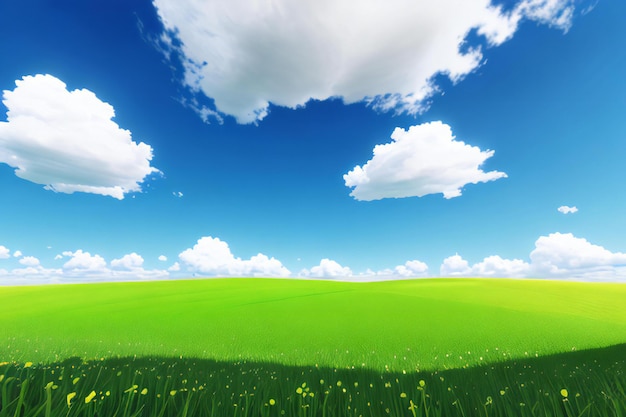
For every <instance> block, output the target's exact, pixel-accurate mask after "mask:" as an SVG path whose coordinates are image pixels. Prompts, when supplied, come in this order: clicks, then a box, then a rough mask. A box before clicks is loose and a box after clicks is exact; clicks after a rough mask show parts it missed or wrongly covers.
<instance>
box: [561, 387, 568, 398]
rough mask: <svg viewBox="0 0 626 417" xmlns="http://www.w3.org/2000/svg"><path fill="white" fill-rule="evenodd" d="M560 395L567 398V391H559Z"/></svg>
mask: <svg viewBox="0 0 626 417" xmlns="http://www.w3.org/2000/svg"><path fill="white" fill-rule="evenodd" d="M561 395H562V396H563V398H567V390H566V389H565V388H563V389H562V390H561Z"/></svg>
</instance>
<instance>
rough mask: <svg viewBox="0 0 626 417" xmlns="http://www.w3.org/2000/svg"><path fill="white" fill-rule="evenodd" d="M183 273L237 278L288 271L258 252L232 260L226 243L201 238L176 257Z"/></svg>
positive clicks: (284, 275) (271, 275) (281, 273)
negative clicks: (185, 268) (183, 267)
mask: <svg viewBox="0 0 626 417" xmlns="http://www.w3.org/2000/svg"><path fill="white" fill-rule="evenodd" d="M178 258H179V260H180V261H181V263H182V264H184V265H185V266H186V267H187V270H188V271H190V272H194V273H197V274H202V275H207V276H224V277H227V276H238V277H262V276H267V277H276V276H278V277H286V276H289V275H290V272H289V270H288V269H287V268H285V267H284V266H283V264H282V263H281V262H280V261H279V260H277V259H275V258H269V257H267V256H266V255H264V254H262V253H259V254H257V255H255V256H252V257H251V258H250V259H241V258H238V257H235V256H234V255H233V254H232V252H231V251H230V248H229V246H228V243H226V242H224V241H222V240H220V239H219V238H213V237H211V236H207V237H203V238H200V239H199V240H198V242H197V243H196V244H195V245H194V246H193V247H192V248H189V249H186V250H184V251H183V252H181V253H180V254H179V255H178Z"/></svg>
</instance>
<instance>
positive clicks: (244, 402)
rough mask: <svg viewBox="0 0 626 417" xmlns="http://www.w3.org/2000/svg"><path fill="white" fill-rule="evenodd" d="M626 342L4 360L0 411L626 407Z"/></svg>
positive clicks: (595, 411)
mask: <svg viewBox="0 0 626 417" xmlns="http://www.w3.org/2000/svg"><path fill="white" fill-rule="evenodd" d="M625 372H626V345H618V346H613V347H609V348H603V349H595V350H588V351H581V352H570V353H565V354H558V355H553V356H547V357H543V358H528V359H522V360H511V361H506V362H501V363H497V364H492V365H487V366H480V367H475V368H468V369H455V370H448V371H432V372H420V373H417V372H409V373H402V372H382V373H381V372H375V371H372V370H368V369H351V368H350V369H337V368H327V367H320V366H317V367H316V366H307V367H301V366H286V365H281V364H271V363H260V362H249V361H237V362H222V361H212V360H206V359H204V360H203V359H186V358H176V359H172V358H158V357H152V358H139V357H131V358H118V359H103V360H99V361H83V360H82V359H80V358H70V359H67V360H65V361H62V362H57V363H51V364H40V363H34V364H33V363H31V362H28V363H22V364H17V363H6V362H5V363H0V417H9V416H11V417H18V416H23V417H36V416H44V417H60V416H66V417H69V416H84V417H95V416H107V417H134V416H145V417H166V416H167V417H170V416H171V417H173V416H181V417H186V416H241V417H244V416H255V417H256V416H259V417H263V416H285V415H286V416H303V417H304V416H311V417H313V416H315V417H326V416H327V417H331V416H376V417H383V416H397V417H400V416H407V417H416V416H433V417H437V416H446V417H449V416H485V417H487V416H507V417H509V416H535V417H548V416H565V417H571V416H588V417H592V416H599V417H600V416H601V417H610V416H623V415H626V392H625V388H626V373H625Z"/></svg>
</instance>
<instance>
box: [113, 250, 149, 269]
mask: <svg viewBox="0 0 626 417" xmlns="http://www.w3.org/2000/svg"><path fill="white" fill-rule="evenodd" d="M142 266H143V258H142V257H141V256H140V255H137V254H136V253H135V252H133V253H130V254H128V255H124V256H123V257H121V258H120V259H113V260H112V261H111V268H113V269H121V270H127V271H134V270H137V269H141V268H142Z"/></svg>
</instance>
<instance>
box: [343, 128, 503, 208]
mask: <svg viewBox="0 0 626 417" xmlns="http://www.w3.org/2000/svg"><path fill="white" fill-rule="evenodd" d="M391 139H392V140H393V141H392V142H391V143H387V144H383V145H376V146H375V147H374V156H373V157H372V159H370V160H369V161H367V163H365V165H363V166H356V167H354V169H353V170H351V171H350V172H348V173H347V174H345V175H344V176H343V178H344V181H345V184H346V186H347V187H350V188H353V189H352V192H351V193H350V195H351V196H353V197H354V198H355V199H357V200H364V201H370V200H380V199H382V198H402V197H414V196H416V197H422V196H424V195H427V194H438V193H443V196H444V198H453V197H458V196H460V195H461V189H462V188H463V186H465V185H466V184H476V183H479V182H487V181H493V180H497V179H499V178H506V174H505V173H503V172H499V171H490V172H484V171H483V170H481V169H480V166H481V165H482V164H483V163H484V162H485V161H486V160H487V159H488V158H490V157H491V156H493V154H494V151H490V150H487V151H481V150H480V149H479V148H477V147H475V146H470V145H467V144H465V143H464V142H462V141H458V140H456V139H455V137H454V136H453V135H452V129H450V126H448V125H446V124H445V123H442V122H431V123H424V124H421V125H416V126H411V127H410V128H409V130H404V129H401V128H396V129H395V130H394V131H393V133H392V135H391Z"/></svg>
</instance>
